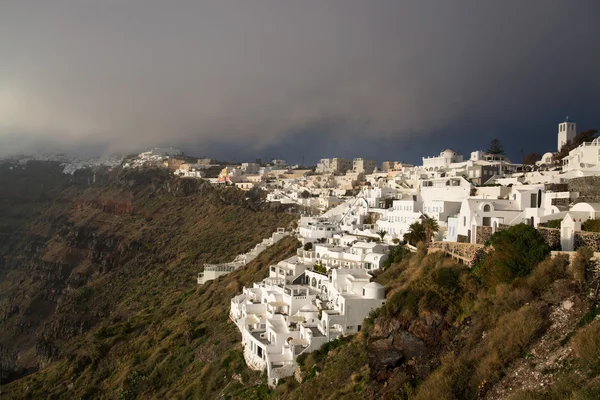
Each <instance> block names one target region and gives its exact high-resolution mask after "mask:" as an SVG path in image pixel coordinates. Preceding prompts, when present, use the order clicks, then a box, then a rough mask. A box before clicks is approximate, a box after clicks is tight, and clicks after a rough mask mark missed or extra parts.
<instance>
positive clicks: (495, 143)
mask: <svg viewBox="0 0 600 400" xmlns="http://www.w3.org/2000/svg"><path fill="white" fill-rule="evenodd" d="M487 152H488V154H504V149H503V148H502V145H501V144H500V140H498V139H492V141H491V142H490V148H489V149H488V151H487Z"/></svg>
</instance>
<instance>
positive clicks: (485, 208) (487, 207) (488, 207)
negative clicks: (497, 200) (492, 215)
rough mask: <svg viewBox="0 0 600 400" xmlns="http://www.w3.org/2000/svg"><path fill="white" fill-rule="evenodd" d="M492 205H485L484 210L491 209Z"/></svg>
mask: <svg viewBox="0 0 600 400" xmlns="http://www.w3.org/2000/svg"><path fill="white" fill-rule="evenodd" d="M490 209H491V207H490V205H489V204H486V205H485V206H483V211H485V212H488V211H490Z"/></svg>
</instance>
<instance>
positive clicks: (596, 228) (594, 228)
mask: <svg viewBox="0 0 600 400" xmlns="http://www.w3.org/2000/svg"><path fill="white" fill-rule="evenodd" d="M581 229H582V230H584V231H587V232H600V219H588V220H587V221H585V222H584V223H583V225H582V226H581Z"/></svg>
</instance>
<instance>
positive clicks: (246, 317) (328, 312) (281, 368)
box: [230, 263, 385, 386]
mask: <svg viewBox="0 0 600 400" xmlns="http://www.w3.org/2000/svg"><path fill="white" fill-rule="evenodd" d="M278 265H279V264H278ZM291 265H300V264H297V263H291ZM277 268H278V267H277ZM302 268H303V267H302ZM286 271H287V270H286ZM299 271H300V270H299V269H295V270H294V272H292V273H291V274H290V275H294V274H296V273H297V272H299ZM283 273H284V274H285V275H286V276H287V272H285V271H284V272H283ZM370 279H371V276H370V275H369V274H367V273H366V272H364V271H362V270H360V269H351V270H346V269H334V270H332V271H331V272H330V273H329V274H327V275H325V274H321V273H318V272H315V271H311V270H304V271H303V272H302V274H301V275H300V276H299V277H298V278H297V279H296V280H295V282H296V281H298V282H302V283H299V284H296V283H291V284H290V283H289V281H288V280H285V278H284V279H282V278H281V276H279V275H276V272H275V271H274V270H273V269H271V270H270V275H269V277H268V278H266V279H264V280H263V281H262V282H259V283H255V284H254V285H253V287H252V288H244V289H243V292H242V294H240V295H238V296H235V297H234V298H233V299H232V300H231V309H230V318H231V319H232V320H233V321H234V322H235V324H236V326H237V327H238V329H239V330H240V332H241V334H242V344H243V346H244V358H245V360H246V363H247V365H248V366H249V367H250V368H252V369H255V370H259V371H261V370H263V371H264V370H266V372H267V378H268V383H269V385H270V386H275V385H276V384H277V382H278V380H279V379H282V378H285V377H288V376H291V375H293V373H294V370H295V368H296V366H297V364H296V359H297V357H298V356H299V355H300V354H303V353H309V352H312V351H314V350H317V349H319V348H320V347H321V346H322V345H323V344H325V343H327V342H328V341H331V340H334V339H336V338H338V337H339V336H342V335H347V334H352V333H356V332H358V331H360V329H361V326H362V321H363V320H364V318H365V317H366V316H367V315H368V313H369V312H370V311H371V310H372V309H374V308H377V307H380V306H381V305H383V304H384V303H385V289H384V287H383V286H381V285H379V284H377V283H375V282H370Z"/></svg>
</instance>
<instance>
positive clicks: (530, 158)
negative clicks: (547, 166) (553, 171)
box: [523, 153, 542, 165]
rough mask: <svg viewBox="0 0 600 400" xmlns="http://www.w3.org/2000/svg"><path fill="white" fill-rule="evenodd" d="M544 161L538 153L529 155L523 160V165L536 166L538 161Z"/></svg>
mask: <svg viewBox="0 0 600 400" xmlns="http://www.w3.org/2000/svg"><path fill="white" fill-rule="evenodd" d="M541 159H542V156H541V155H540V154H538V153H529V154H527V155H526V156H525V158H523V164H525V165H535V163H536V161H539V160H541Z"/></svg>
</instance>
